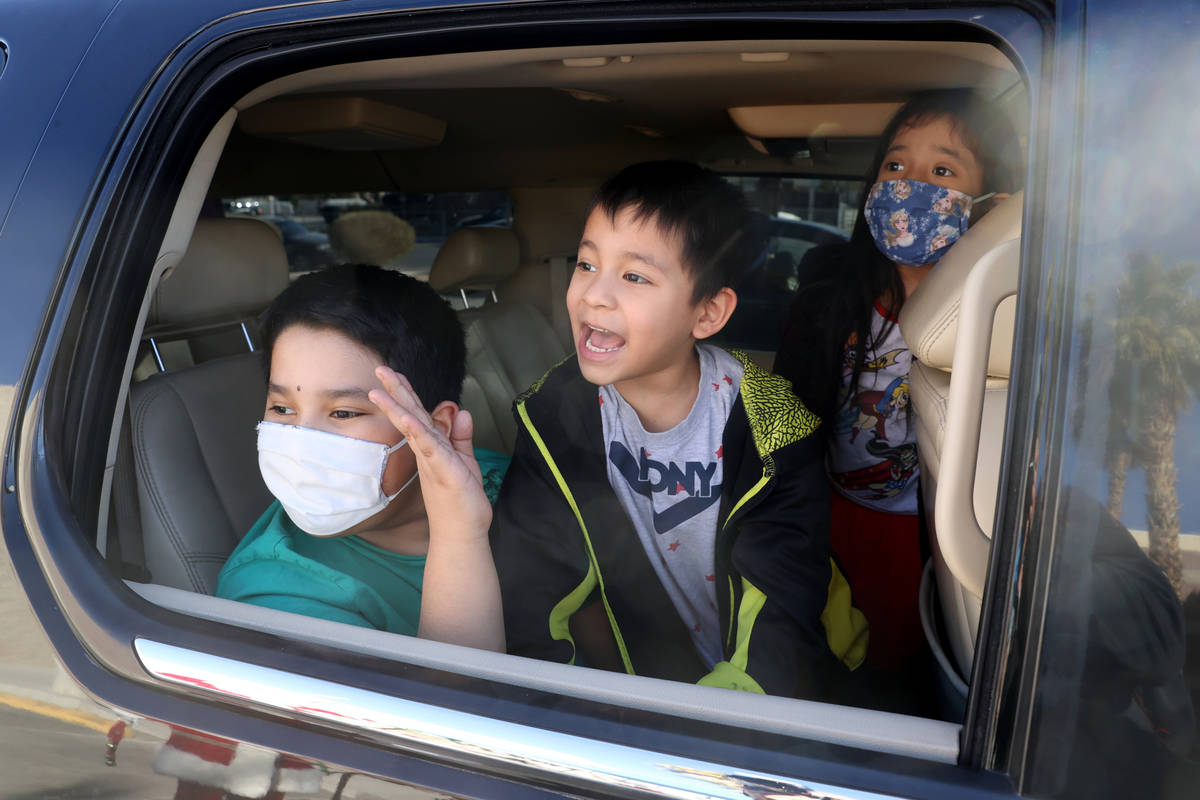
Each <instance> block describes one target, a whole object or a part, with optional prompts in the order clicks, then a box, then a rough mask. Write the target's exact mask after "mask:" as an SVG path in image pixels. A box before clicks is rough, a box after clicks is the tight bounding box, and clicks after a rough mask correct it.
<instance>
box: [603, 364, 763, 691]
mask: <svg viewBox="0 0 1200 800" xmlns="http://www.w3.org/2000/svg"><path fill="white" fill-rule="evenodd" d="M696 352H697V354H698V356H699V358H700V391H699V392H698V393H697V395H696V402H695V403H693V405H692V410H691V411H690V412H688V415H687V417H686V418H685V419H684V420H683V421H682V422H680V423H679V424H678V425H676V426H675V427H674V428H671V429H670V430H668V431H662V432H661V433H649V432H647V431H646V429H645V428H643V427H642V422H641V420H640V419H639V418H638V415H637V412H636V411H634V410H633V407H632V406H630V405H629V404H628V403H626V402H625V399H624V398H623V397H621V394H620V392H618V391H617V390H616V389H615V388H613V387H612V386H611V385H610V386H601V387H600V418H601V420H602V422H603V425H604V442H605V450H606V452H607V454H608V482H609V483H610V484H612V487H613V491H614V492H616V495H617V498H618V500H620V502H621V505H622V507H624V509H625V513H626V514H628V515H629V519H630V520H631V521H632V522H633V527H634V529H635V530H636V531H637V534H638V538H640V539H641V542H642V546H643V547H644V548H646V555H647V557H648V558H649V559H650V563H651V564H653V565H654V571H655V572H656V573H657V574H658V579H659V581H661V582H662V585H663V587H664V588H665V589H666V590H667V594H668V595H669V596H670V597H671V601H672V602H673V603H674V605H675V610H676V611H677V612H679V616H680V617H681V618H682V619H683V621H684V623H685V624H686V625H687V627H688V628H689V629H690V630H691V632H692V641H693V642H694V643H695V645H696V650H697V651H698V652H699V653H700V655H701V657H702V658H703V659H704V661H705V662H706V663H707V665H708V667H709V669H711V668H712V667H713V666H715V665H716V664H717V662H719V661H721V660H722V647H721V626H720V622H719V621H718V619H717V595H716V584H715V582H714V581H715V580H716V576H715V574H714V573H715V570H714V568H713V565H714V562H713V555H714V552H715V540H716V535H717V526H718V524H719V520H718V518H717V513H718V511H719V509H720V505H721V482H722V481H723V480H724V469H723V464H724V461H723V456H724V453H723V452H722V447H721V437H722V434H723V433H724V431H725V423H726V421H727V420H728V419H729V412H730V409H731V408H733V403H734V400H736V399H737V394H738V390H739V387H740V386H741V382H742V365H741V363H740V362H738V360H737V359H735V358H734V357H733V356H731V355H729V353H726V352H725V351H724V350H722V349H720V348H719V347H714V346H712V345H707V344H699V345H697V346H696Z"/></svg>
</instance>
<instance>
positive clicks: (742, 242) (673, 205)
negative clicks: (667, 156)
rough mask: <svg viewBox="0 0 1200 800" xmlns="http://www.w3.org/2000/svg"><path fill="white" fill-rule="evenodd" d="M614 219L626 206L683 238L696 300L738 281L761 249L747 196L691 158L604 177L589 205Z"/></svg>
mask: <svg viewBox="0 0 1200 800" xmlns="http://www.w3.org/2000/svg"><path fill="white" fill-rule="evenodd" d="M596 209H600V210H602V211H603V212H604V213H605V214H607V215H608V218H609V219H610V220H611V221H613V222H615V221H616V218H617V214H618V213H620V212H621V211H623V210H625V209H630V210H631V211H632V212H633V219H634V220H635V221H637V222H644V221H649V220H653V221H654V224H655V225H657V226H658V230H659V232H660V233H662V234H663V235H664V236H673V235H678V236H679V238H680V240H681V241H682V242H683V252H682V254H681V256H682V261H683V266H684V269H685V270H686V271H687V273H688V275H689V276H690V277H691V279H692V302H693V303H699V302H700V301H701V300H707V299H708V298H710V297H712V296H713V295H715V294H716V293H717V292H718V291H720V289H721V288H722V287H725V286H729V287H734V286H737V284H738V283H739V282H740V281H739V279H740V278H741V276H742V273H743V272H744V271H745V270H746V268H747V267H748V266H749V265H750V262H751V261H752V260H753V258H754V255H755V253H756V245H757V243H756V241H755V237H754V235H753V233H752V232H753V231H754V230H757V227H756V226H754V225H753V224H752V222H753V215H752V214H751V211H750V207H749V204H748V203H747V202H746V196H745V195H744V194H742V192H741V190H740V189H738V188H737V187H736V186H734V185H733V184H731V183H729V182H728V181H726V180H725V179H723V178H722V177H721V176H720V175H718V174H717V173H715V172H713V171H712V170H709V169H705V168H704V167H701V166H699V165H697V164H691V163H689V162H687V161H645V162H642V163H640V164H633V165H632V166H628V167H626V168H625V169H623V170H621V171H620V172H618V173H617V174H616V175H614V176H612V177H611V178H609V179H608V180H607V181H605V182H604V185H602V186H601V187H600V189H599V190H598V191H597V192H596V196H595V197H594V198H592V202H591V205H589V206H588V210H587V213H588V216H591V213H592V212H593V211H595V210H596Z"/></svg>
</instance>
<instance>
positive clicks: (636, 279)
mask: <svg viewBox="0 0 1200 800" xmlns="http://www.w3.org/2000/svg"><path fill="white" fill-rule="evenodd" d="M624 277H625V280H627V281H629V282H630V283H649V282H650V281H648V280H646V279H645V278H643V277H642V276H641V275H638V274H637V273H636V272H626V273H625V276H624Z"/></svg>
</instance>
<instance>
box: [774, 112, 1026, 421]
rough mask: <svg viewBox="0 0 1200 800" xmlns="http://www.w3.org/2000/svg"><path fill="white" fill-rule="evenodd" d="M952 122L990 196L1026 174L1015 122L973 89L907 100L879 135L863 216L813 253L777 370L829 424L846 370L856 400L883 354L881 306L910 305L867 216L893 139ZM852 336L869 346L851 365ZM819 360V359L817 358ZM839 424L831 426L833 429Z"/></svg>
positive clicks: (1010, 188)
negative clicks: (873, 361)
mask: <svg viewBox="0 0 1200 800" xmlns="http://www.w3.org/2000/svg"><path fill="white" fill-rule="evenodd" d="M938 119H948V120H949V121H950V122H951V124H952V125H953V128H954V131H955V133H956V134H958V135H959V136H960V137H961V138H962V141H963V144H964V145H966V147H967V148H968V149H969V150H970V151H971V153H972V155H974V156H975V160H976V161H977V162H978V163H979V165H980V168H981V170H982V172H983V190H982V192H983V193H984V194H988V193H990V192H1014V191H1016V190H1017V189H1018V188H1019V181H1020V176H1021V174H1022V163H1021V151H1020V143H1019V142H1018V140H1017V136H1016V133H1015V132H1014V131H1013V128H1012V126H1011V124H1009V122H1008V120H1007V119H1006V118H1005V117H1004V116H1003V115H1002V114H1001V113H1000V112H999V110H998V109H997V108H996V105H995V103H994V102H992V101H989V100H987V99H986V98H984V97H983V96H982V95H980V94H979V93H978V92H976V91H974V90H971V89H939V90H934V91H927V92H921V93H919V94H917V95H914V96H913V97H912V98H911V99H910V100H909V101H908V102H907V103H905V104H904V105H903V106H902V107H901V108H900V110H899V111H897V112H896V114H895V116H893V117H892V119H891V121H890V122H889V123H888V125H887V127H886V128H885V129H884V131H883V133H882V134H881V135H880V137H879V144H878V146H877V147H876V149H875V155H874V157H873V159H872V161H871V166H870V169H869V170H868V171H867V173H866V176H865V178H864V182H863V191H862V195H861V196H860V197H859V202H858V218H857V220H856V221H855V224H854V229H853V232H852V233H851V234H850V241H849V242H848V243H846V244H844V245H834V246H832V247H829V248H819V249H818V248H814V250H813V251H810V252H811V258H808V259H806V260H807V261H808V262H809V263H808V264H805V265H803V266H802V268H801V276H800V279H801V286H800V289H799V290H798V291H797V293H796V298H795V300H794V301H793V304H792V308H791V310H790V312H789V319H788V323H787V328H786V330H785V333H784V337H783V341H782V342H781V344H780V348H779V353H778V354H777V356H776V361H775V369H776V372H778V373H779V374H781V375H784V376H785V377H788V378H790V379H791V380H792V382H793V385H794V386H795V388H796V392H797V394H799V395H800V398H801V399H802V400H803V401H804V403H805V405H807V406H808V407H809V408H810V409H811V410H812V411H813V412H815V413H816V414H818V415H819V416H821V417H822V418H824V419H827V420H828V419H829V418H830V417H831V416H832V414H834V413H835V412H836V411H837V410H838V392H839V391H840V389H841V385H842V375H843V369H844V368H845V367H846V366H849V367H850V369H851V377H850V392H849V393H848V394H847V395H846V397H845V398H844V399H845V400H849V398H851V397H853V396H854V395H855V394H856V393H857V389H858V380H859V376H860V375H861V374H862V371H863V367H864V365H865V363H866V358H867V354H868V353H870V352H873V351H874V350H876V349H877V346H878V345H879V344H880V343H881V342H882V341H883V339H884V338H886V337H887V335H888V334H889V332H890V327H891V324H894V323H889V324H888V325H884V326H883V328H882V330H881V331H880V332H879V335H878V336H877V337H875V338H872V336H871V319H872V314H871V310H872V307H873V306H874V304H875V302H876V301H880V300H882V301H884V302H886V303H887V308H886V310H887V311H888V316H889V317H890V318H892V319H894V318H895V317H896V316H897V315H898V314H899V313H900V308H901V307H902V306H903V304H904V284H903V282H902V281H901V279H900V271H899V270H898V269H896V265H895V264H894V263H892V261H891V260H889V259H888V257H887V256H885V255H884V254H883V253H882V252H880V250H879V247H878V246H877V245H876V244H875V239H874V238H873V237H872V236H871V231H870V229H869V228H868V227H867V221H866V217H865V215H864V214H863V213H862V209H863V206H864V205H865V204H866V198H867V193H868V192H869V191H870V190H871V187H872V186H873V185H874V184H875V182H876V180H877V176H878V174H879V168H880V166H881V165H882V164H883V160H884V158H886V156H887V151H888V148H889V147H890V146H891V144H892V140H893V139H895V138H896V135H897V134H898V133H899V132H900V131H901V130H903V129H904V128H907V127H910V126H915V125H924V124H925V123H928V122H932V121H934V120H938ZM851 335H853V336H854V338H855V341H857V342H860V343H863V342H865V343H866V346H860V347H856V348H854V350H855V352H854V361H853V363H852V364H849V365H847V364H844V361H843V351H844V349H845V347H846V342H847V340H848V339H849V338H850V336H851ZM814 355H816V356H817V357H815V358H814V357H813V356H814ZM831 427H832V426H829V427H827V428H826V430H827V431H829V430H830V429H831Z"/></svg>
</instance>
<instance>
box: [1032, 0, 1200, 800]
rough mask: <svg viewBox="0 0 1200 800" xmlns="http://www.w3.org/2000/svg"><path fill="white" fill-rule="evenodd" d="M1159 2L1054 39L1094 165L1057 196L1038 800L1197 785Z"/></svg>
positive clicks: (1193, 538) (1198, 561)
mask: <svg viewBox="0 0 1200 800" xmlns="http://www.w3.org/2000/svg"><path fill="white" fill-rule="evenodd" d="M1177 11H1178V12H1179V13H1178V18H1177V19H1172V21H1171V22H1170V23H1169V24H1164V23H1163V22H1161V21H1156V22H1154V23H1152V24H1147V25H1139V26H1138V27H1137V28H1136V29H1131V28H1129V27H1128V25H1127V19H1128V17H1127V16H1126V14H1127V13H1128V12H1129V8H1128V6H1126V5H1125V4H1120V3H1109V2H1096V3H1091V4H1090V8H1089V11H1088V28H1087V34H1086V37H1084V38H1082V39H1081V40H1079V41H1072V42H1071V44H1072V45H1078V46H1079V47H1080V48H1081V53H1082V58H1083V62H1084V63H1085V65H1086V68H1085V70H1086V71H1085V75H1084V83H1085V84H1086V87H1087V89H1086V96H1087V102H1086V104H1084V107H1085V108H1086V111H1085V112H1084V113H1083V114H1082V115H1081V116H1080V118H1079V125H1080V139H1079V141H1078V144H1077V145H1076V147H1077V148H1078V149H1077V153H1078V157H1079V159H1080V163H1082V164H1086V165H1091V164H1104V165H1106V166H1105V168H1104V169H1099V170H1094V169H1091V168H1087V167H1085V168H1084V169H1083V171H1082V175H1081V179H1080V184H1079V188H1078V193H1077V194H1076V195H1075V196H1074V197H1075V200H1074V213H1075V214H1077V215H1078V217H1079V219H1080V220H1081V223H1080V236H1079V239H1078V241H1077V242H1076V243H1074V246H1073V249H1072V251H1071V252H1070V255H1069V258H1070V260H1071V261H1072V263H1073V264H1074V270H1075V280H1074V284H1073V289H1072V291H1071V292H1070V295H1069V303H1070V313H1071V323H1070V329H1069V332H1068V336H1069V340H1070V343H1069V344H1068V345H1067V347H1069V348H1070V349H1069V351H1068V353H1069V355H1068V356H1067V357H1066V363H1064V364H1063V367H1062V369H1063V374H1064V375H1066V376H1067V378H1066V379H1067V382H1068V384H1069V389H1068V391H1069V396H1070V401H1069V409H1070V412H1069V416H1068V417H1067V418H1066V419H1064V420H1063V422H1064V428H1065V430H1063V431H1062V432H1061V434H1060V435H1061V436H1062V438H1063V443H1062V446H1061V450H1062V451H1061V458H1062V466H1061V470H1062V478H1061V482H1062V485H1063V489H1062V490H1061V491H1058V492H1057V493H1054V492H1053V490H1051V497H1049V498H1045V500H1044V502H1045V503H1046V506H1045V510H1044V511H1043V513H1044V514H1046V515H1047V516H1048V517H1049V518H1051V519H1052V520H1053V521H1054V538H1053V552H1052V553H1051V554H1050V557H1049V559H1048V567H1049V570H1050V575H1051V576H1052V579H1051V580H1050V583H1049V587H1048V589H1047V596H1046V601H1045V614H1046V622H1045V631H1044V640H1043V642H1042V646H1041V656H1040V657H1041V664H1040V667H1039V669H1038V672H1037V681H1038V683H1037V688H1036V693H1035V695H1034V701H1033V711H1032V731H1031V734H1032V737H1031V741H1030V743H1029V746H1028V748H1027V753H1028V755H1027V759H1028V763H1027V768H1028V777H1027V784H1026V785H1027V790H1028V791H1029V792H1030V793H1031V794H1033V795H1035V796H1039V797H1043V796H1044V797H1083V796H1092V797H1097V796H1104V797H1117V796H1130V795H1138V796H1142V797H1156V798H1160V797H1161V798H1176V797H1179V798H1182V797H1190V796H1193V795H1194V794H1195V791H1196V785H1197V783H1196V780H1197V775H1198V774H1200V772H1198V770H1200V749H1198V748H1200V736H1198V735H1197V734H1198V731H1197V726H1196V714H1197V711H1198V710H1200V503H1198V502H1197V498H1196V490H1197V487H1200V446H1197V437H1196V435H1195V432H1196V430H1197V426H1200V269H1198V267H1197V257H1196V254H1197V252H1198V250H1200V238H1198V236H1197V233H1196V226H1195V221H1194V215H1192V214H1191V213H1190V212H1189V211H1187V210H1185V208H1186V206H1187V204H1188V198H1191V197H1192V195H1193V193H1194V188H1195V186H1196V183H1197V181H1198V180H1200V167H1198V166H1197V162H1196V159H1195V158H1194V157H1193V155H1192V153H1191V149H1192V143H1194V141H1195V134H1197V133H1200V127H1197V117H1196V113H1195V110H1194V107H1193V106H1192V105H1191V104H1189V103H1187V102H1186V101H1184V98H1187V97H1189V96H1191V95H1193V94H1194V87H1195V85H1196V81H1197V80H1200V60H1198V59H1197V57H1196V50H1195V40H1194V37H1193V36H1192V35H1191V30H1192V28H1194V26H1195V24H1196V23H1198V22H1200V13H1198V12H1197V10H1196V9H1195V7H1190V8H1188V9H1183V8H1180V9H1178V10H1177ZM1172 16H1173V17H1175V16H1176V15H1175V14H1174V13H1173V14H1172ZM1189 25H1190V26H1192V27H1190V28H1189ZM1135 63H1136V64H1137V65H1138V67H1137V70H1136V77H1135V75H1134V73H1132V72H1131V71H1130V70H1129V69H1128V65H1130V64H1135ZM1135 85H1136V86H1139V87H1147V86H1152V87H1154V88H1153V91H1152V92H1140V91H1134V90H1133V87H1134V86H1135ZM1117 98H1120V99H1119V100H1118V99H1117ZM1185 131H1188V132H1187V133H1185ZM1134 141H1136V142H1137V145H1136V150H1137V153H1138V160H1139V165H1140V166H1139V167H1138V168H1137V169H1126V168H1125V167H1124V166H1122V165H1123V164H1124V163H1125V162H1124V161H1123V158H1122V156H1121V155H1120V154H1121V153H1128V152H1132V151H1131V149H1130V143H1131V142H1134ZM1039 479H1040V480H1041V481H1042V482H1043V483H1045V482H1046V475H1045V474H1041V475H1039ZM1034 491H1035V493H1036V492H1037V487H1036V486H1035V487H1034ZM1098 765H1103V766H1102V768H1097V767H1098Z"/></svg>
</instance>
